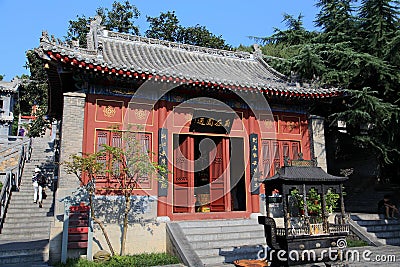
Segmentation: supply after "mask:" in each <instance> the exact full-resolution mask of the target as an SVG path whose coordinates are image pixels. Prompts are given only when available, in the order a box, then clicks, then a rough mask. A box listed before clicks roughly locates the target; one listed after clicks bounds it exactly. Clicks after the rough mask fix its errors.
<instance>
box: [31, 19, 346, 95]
mask: <svg viewBox="0 0 400 267" xmlns="http://www.w3.org/2000/svg"><path fill="white" fill-rule="evenodd" d="M36 51H37V52H38V53H39V55H41V56H42V57H43V58H46V59H49V60H54V61H59V62H62V63H65V64H69V65H72V66H75V67H79V68H84V69H85V68H86V69H88V70H92V71H94V72H101V73H105V74H108V75H117V76H123V77H128V78H136V79H138V78H139V79H152V80H156V81H163V82H173V83H178V84H179V83H180V84H193V85H200V86H204V87H212V88H216V87H217V88H218V87H220V88H227V89H231V90H250V91H253V90H254V91H262V92H264V93H267V94H271V95H279V96H288V97H305V98H324V97H332V96H336V95H338V94H340V90H339V89H337V88H330V89H320V88H318V89H317V88H312V87H311V86H307V85H306V86H300V85H299V84H296V83H293V82H290V81H289V80H288V79H287V78H286V77H285V76H284V75H282V74H280V73H278V72H277V71H276V70H274V69H273V68H272V67H270V66H269V65H268V64H267V63H266V62H265V61H264V60H263V59H262V55H261V51H259V50H256V52H255V53H253V54H252V53H247V52H235V51H228V50H219V49H212V48H206V47H199V46H193V45H187V44H180V43H175V42H168V41H163V40H156V39H150V38H144V37H140V36H135V35H129V34H123V33H116V32H111V31H107V30H103V29H102V27H101V26H100V25H99V24H96V23H92V24H91V29H90V32H89V34H88V48H86V49H84V48H80V47H79V46H77V45H75V46H72V45H69V44H66V43H62V42H60V41H57V40H56V39H55V38H54V37H53V36H52V37H49V36H48V34H47V33H46V32H44V33H43V34H42V37H41V41H40V47H39V48H38V49H37V50H36Z"/></svg>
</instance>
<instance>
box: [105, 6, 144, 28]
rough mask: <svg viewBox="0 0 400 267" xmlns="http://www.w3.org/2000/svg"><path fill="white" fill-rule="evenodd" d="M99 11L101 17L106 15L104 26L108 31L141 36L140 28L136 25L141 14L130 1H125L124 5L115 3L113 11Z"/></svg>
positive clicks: (106, 9)
mask: <svg viewBox="0 0 400 267" xmlns="http://www.w3.org/2000/svg"><path fill="white" fill-rule="evenodd" d="M99 10H101V11H99ZM99 10H98V14H99V15H102V14H104V17H105V20H104V23H103V24H104V26H105V27H106V29H108V30H111V31H117V32H122V33H133V34H139V28H138V27H137V26H136V25H135V23H134V20H135V19H138V18H139V16H140V12H139V10H138V9H137V8H136V6H134V5H131V4H130V3H129V1H125V2H124V3H123V4H121V3H120V2H118V1H114V3H113V4H112V9H111V10H109V9H108V8H105V9H99Z"/></svg>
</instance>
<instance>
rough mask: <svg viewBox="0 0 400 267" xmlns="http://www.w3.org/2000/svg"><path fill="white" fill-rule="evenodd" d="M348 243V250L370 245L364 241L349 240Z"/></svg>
mask: <svg viewBox="0 0 400 267" xmlns="http://www.w3.org/2000/svg"><path fill="white" fill-rule="evenodd" d="M346 241H347V247H348V248H353V247H364V246H368V243H367V242H366V241H364V240H354V239H347V240H346Z"/></svg>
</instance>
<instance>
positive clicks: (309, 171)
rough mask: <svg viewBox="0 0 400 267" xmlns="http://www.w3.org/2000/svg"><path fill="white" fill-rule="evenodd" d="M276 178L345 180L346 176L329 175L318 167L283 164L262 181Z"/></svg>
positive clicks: (289, 179) (287, 179)
mask: <svg viewBox="0 0 400 267" xmlns="http://www.w3.org/2000/svg"><path fill="white" fill-rule="evenodd" d="M276 180H285V181H310V182H318V181H325V182H329V181H332V182H341V181H345V180H347V177H341V176H334V175H330V174H328V173H327V172H325V171H324V170H323V169H321V168H320V167H311V166H310V167H304V166H301V167H298V166H284V167H282V168H281V169H280V170H279V172H278V173H277V174H275V175H274V176H272V177H271V178H267V179H265V180H264V183H269V182H273V181H276Z"/></svg>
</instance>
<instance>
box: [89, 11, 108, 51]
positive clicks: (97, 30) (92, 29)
mask: <svg viewBox="0 0 400 267" xmlns="http://www.w3.org/2000/svg"><path fill="white" fill-rule="evenodd" d="M102 20H103V19H102V17H101V16H99V15H97V16H95V17H94V19H93V20H91V21H90V25H89V32H88V34H87V38H86V39H87V48H88V49H89V50H97V48H98V46H99V42H98V38H97V35H98V34H101V30H102V29H103V28H104V27H103V26H101V22H102Z"/></svg>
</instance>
